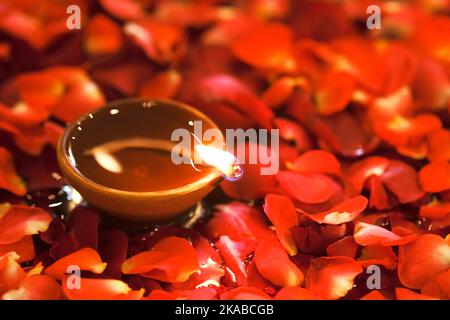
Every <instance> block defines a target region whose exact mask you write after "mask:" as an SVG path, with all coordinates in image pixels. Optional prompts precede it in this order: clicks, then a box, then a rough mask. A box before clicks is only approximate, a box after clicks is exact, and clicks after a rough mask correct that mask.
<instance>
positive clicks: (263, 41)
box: [232, 23, 296, 72]
mask: <svg viewBox="0 0 450 320" xmlns="http://www.w3.org/2000/svg"><path fill="white" fill-rule="evenodd" d="M293 45H294V42H293V34H292V31H291V30H290V29H289V28H288V27H286V26H285V25H282V24H275V23H274V24H270V25H266V26H262V27H260V28H258V29H257V30H255V31H253V32H251V33H250V34H248V35H247V36H245V37H243V38H242V39H239V40H238V41H236V42H235V43H234V44H233V45H232V50H233V53H234V55H235V56H236V57H237V58H239V59H241V60H242V61H244V62H246V63H248V64H251V65H253V66H255V67H257V68H262V69H269V70H274V71H278V72H282V71H287V72H290V71H294V70H295V69H296V61H295V58H294V55H293V49H294V46H293Z"/></svg>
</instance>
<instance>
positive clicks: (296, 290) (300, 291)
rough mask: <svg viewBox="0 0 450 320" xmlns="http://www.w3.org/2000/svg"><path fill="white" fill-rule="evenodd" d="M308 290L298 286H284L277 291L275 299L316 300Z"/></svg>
mask: <svg viewBox="0 0 450 320" xmlns="http://www.w3.org/2000/svg"><path fill="white" fill-rule="evenodd" d="M318 299H319V298H318V297H317V296H316V295H315V294H314V293H312V292H311V291H310V290H308V289H305V288H300V287H284V288H282V289H281V290H280V291H278V293H277V295H276V296H275V300H318Z"/></svg>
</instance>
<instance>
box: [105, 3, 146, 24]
mask: <svg viewBox="0 0 450 320" xmlns="http://www.w3.org/2000/svg"><path fill="white" fill-rule="evenodd" d="M144 3H145V2H144V1H136V0H100V4H101V5H102V7H103V8H104V9H105V10H106V11H108V12H109V13H110V14H112V15H113V16H115V17H117V18H119V19H122V20H135V19H139V18H142V17H143V16H144V15H145V11H144V9H145V7H144Z"/></svg>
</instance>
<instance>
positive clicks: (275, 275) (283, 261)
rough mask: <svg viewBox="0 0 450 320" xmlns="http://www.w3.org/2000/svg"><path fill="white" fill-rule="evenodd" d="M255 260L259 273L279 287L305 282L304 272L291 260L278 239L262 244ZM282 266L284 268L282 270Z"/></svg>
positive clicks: (257, 248)
mask: <svg viewBox="0 0 450 320" xmlns="http://www.w3.org/2000/svg"><path fill="white" fill-rule="evenodd" d="M254 259H255V263H256V268H257V269H258V271H259V273H261V275H262V276H263V277H264V278H266V279H267V280H270V281H271V282H272V283H274V284H276V285H278V286H281V287H291V286H298V285H300V284H301V283H302V282H303V279H304V276H303V272H302V271H301V270H300V269H298V268H297V267H296V266H295V264H294V263H293V262H292V261H291V260H290V259H289V256H288V255H287V253H286V252H285V250H284V248H283V247H282V246H281V244H280V242H279V241H278V240H276V239H268V240H264V241H262V242H260V243H259V244H258V246H257V247H256V251H255V258H254ZM280 265H282V266H283V268H280Z"/></svg>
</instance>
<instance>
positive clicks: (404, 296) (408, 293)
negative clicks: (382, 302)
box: [395, 288, 436, 300]
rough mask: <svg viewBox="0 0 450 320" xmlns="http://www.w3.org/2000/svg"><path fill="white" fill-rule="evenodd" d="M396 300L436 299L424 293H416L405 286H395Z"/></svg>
mask: <svg viewBox="0 0 450 320" xmlns="http://www.w3.org/2000/svg"><path fill="white" fill-rule="evenodd" d="M395 295H396V296H397V300H436V298H432V297H429V296H427V295H424V294H420V293H416V292H414V291H412V290H409V289H406V288H395Z"/></svg>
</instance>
